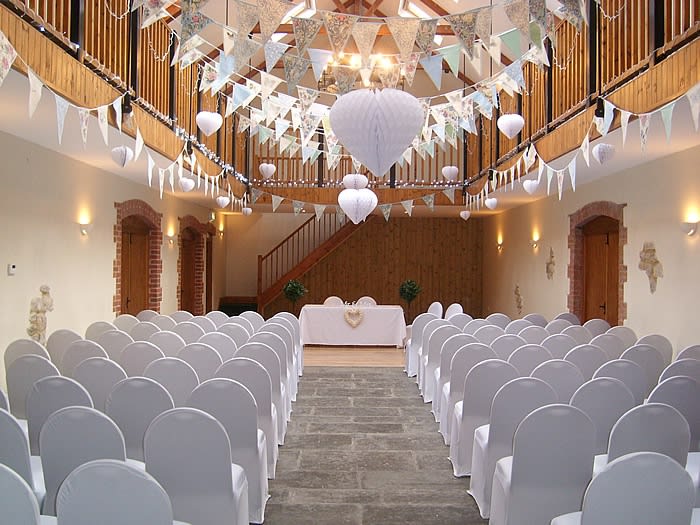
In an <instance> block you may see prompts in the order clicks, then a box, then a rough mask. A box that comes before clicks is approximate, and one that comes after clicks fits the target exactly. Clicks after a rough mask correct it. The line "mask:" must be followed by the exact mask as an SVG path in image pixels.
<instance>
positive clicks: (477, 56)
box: [455, 46, 482, 76]
mask: <svg viewBox="0 0 700 525" xmlns="http://www.w3.org/2000/svg"><path fill="white" fill-rule="evenodd" d="M472 51H473V53H472V56H471V57H467V60H469V63H470V64H471V66H472V67H473V68H474V70H475V71H476V72H477V73H478V74H479V75H481V70H482V67H481V47H479V46H474V48H473V49H472ZM455 76H458V75H457V73H455Z"/></svg>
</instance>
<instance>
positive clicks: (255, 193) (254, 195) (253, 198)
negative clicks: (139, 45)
mask: <svg viewBox="0 0 700 525" xmlns="http://www.w3.org/2000/svg"><path fill="white" fill-rule="evenodd" d="M262 194H263V192H262V191H261V190H259V189H258V188H255V187H253V188H251V189H250V203H251V204H255V203H256V202H258V199H259V198H260V196H261V195H262Z"/></svg>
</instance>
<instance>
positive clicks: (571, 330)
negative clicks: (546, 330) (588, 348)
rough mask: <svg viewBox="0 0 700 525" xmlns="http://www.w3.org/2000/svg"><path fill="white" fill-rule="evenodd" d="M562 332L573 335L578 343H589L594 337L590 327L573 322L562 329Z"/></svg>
mask: <svg viewBox="0 0 700 525" xmlns="http://www.w3.org/2000/svg"><path fill="white" fill-rule="evenodd" d="M561 333H562V334H564V335H568V336H569V337H573V338H574V340H575V341H576V343H577V344H580V345H587V344H588V343H590V342H591V339H593V334H592V333H590V332H589V331H588V328H584V327H583V326H579V325H577V324H572V325H571V326H569V327H567V328H564V329H563V330H562V331H561Z"/></svg>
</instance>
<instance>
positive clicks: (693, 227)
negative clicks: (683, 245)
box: [681, 222, 698, 237]
mask: <svg viewBox="0 0 700 525" xmlns="http://www.w3.org/2000/svg"><path fill="white" fill-rule="evenodd" d="M681 230H683V233H685V234H686V235H687V236H688V237H692V236H693V235H695V232H696V231H698V223H697V222H682V223H681Z"/></svg>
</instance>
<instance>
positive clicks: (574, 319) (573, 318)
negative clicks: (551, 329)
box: [554, 312, 581, 324]
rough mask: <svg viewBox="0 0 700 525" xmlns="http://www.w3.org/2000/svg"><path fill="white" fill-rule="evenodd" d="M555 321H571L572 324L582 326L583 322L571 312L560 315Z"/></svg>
mask: <svg viewBox="0 0 700 525" xmlns="http://www.w3.org/2000/svg"><path fill="white" fill-rule="evenodd" d="M554 319H565V320H567V321H569V322H570V323H571V324H581V321H580V320H579V318H578V317H577V316H576V315H575V314H572V313H571V312H562V313H560V314H559V315H557V316H556V317H554Z"/></svg>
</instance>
